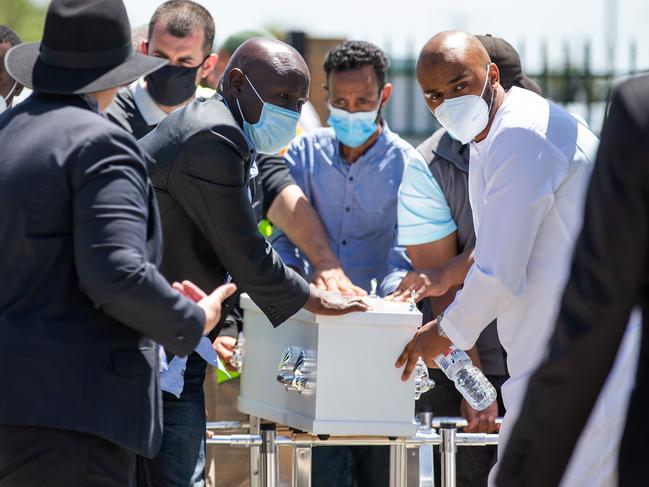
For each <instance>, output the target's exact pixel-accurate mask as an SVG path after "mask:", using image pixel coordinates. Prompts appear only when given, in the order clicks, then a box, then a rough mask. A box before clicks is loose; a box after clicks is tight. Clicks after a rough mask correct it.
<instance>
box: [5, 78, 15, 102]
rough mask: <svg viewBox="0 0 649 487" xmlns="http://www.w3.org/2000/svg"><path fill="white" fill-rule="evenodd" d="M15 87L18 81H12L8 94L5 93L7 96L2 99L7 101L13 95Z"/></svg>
mask: <svg viewBox="0 0 649 487" xmlns="http://www.w3.org/2000/svg"><path fill="white" fill-rule="evenodd" d="M16 86H18V81H14V85H13V86H12V87H11V89H10V90H9V93H7V96H5V97H4V99H5V100H9V98H11V95H13V94H14V91H16Z"/></svg>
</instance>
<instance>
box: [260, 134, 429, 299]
mask: <svg viewBox="0 0 649 487" xmlns="http://www.w3.org/2000/svg"><path fill="white" fill-rule="evenodd" d="M285 159H286V162H287V164H288V166H289V168H290V171H291V174H292V176H293V178H294V179H295V181H296V183H297V184H298V185H299V186H300V187H301V188H302V191H304V193H305V195H306V196H307V198H309V200H310V202H311V204H312V205H313V207H314V208H315V210H316V211H317V212H318V215H319V216H320V219H321V220H322V223H323V225H324V227H325V230H326V231H327V234H328V236H329V245H330V246H331V249H332V250H333V252H334V254H336V256H337V257H338V259H339V260H340V263H341V265H342V268H343V270H344V271H345V273H346V274H347V276H348V277H349V278H350V279H351V280H352V282H353V283H354V284H356V285H357V286H359V287H362V288H363V289H365V290H367V291H369V290H370V280H371V279H372V278H376V279H377V281H378V282H379V284H380V287H379V293H380V294H381V295H386V294H389V293H391V292H392V291H394V289H396V286H397V285H398V284H399V281H400V280H401V278H402V277H403V275H404V273H405V272H406V271H407V270H410V269H411V266H410V261H409V260H408V258H407V257H406V253H405V250H404V248H403V247H398V246H397V200H398V192H399V185H400V184H401V177H402V174H403V170H404V167H405V165H406V164H407V163H408V162H409V161H410V160H413V159H421V160H422V162H423V158H422V156H421V155H420V154H419V152H417V150H415V148H414V147H412V146H411V145H410V144H408V143H407V142H406V141H405V140H403V139H402V138H400V137H399V136H398V135H397V134H395V133H394V132H392V131H390V129H389V128H388V126H387V124H386V123H385V122H384V123H383V130H382V133H381V134H380V135H379V137H378V139H377V140H376V142H375V143H374V144H373V145H372V146H371V147H370V148H369V149H368V150H367V151H366V152H365V153H364V154H363V155H362V156H361V157H360V158H359V159H358V160H357V161H356V162H354V163H352V164H350V163H348V162H346V161H345V160H344V159H343V156H342V154H341V152H340V143H339V141H338V139H336V136H335V133H334V131H333V129H331V128H322V129H318V130H316V131H314V132H311V133H309V134H305V135H303V136H300V137H298V138H296V139H295V140H294V141H293V142H291V144H290V145H289V147H288V150H287V152H286V155H285ZM276 233H277V235H276V236H275V234H274V238H273V242H272V244H273V248H274V249H275V250H276V251H277V252H278V253H279V254H280V256H281V257H282V259H283V260H284V263H286V264H287V265H289V266H292V267H295V268H297V269H298V270H299V271H300V272H302V273H303V274H304V275H305V276H306V277H309V275H310V274H311V273H312V272H313V267H312V266H311V265H310V264H309V262H308V260H307V259H306V257H304V256H303V255H302V254H301V253H300V251H299V250H298V249H297V248H296V247H295V246H294V245H293V244H292V243H291V242H290V240H289V239H288V238H287V237H286V236H285V235H284V234H282V233H281V232H279V231H278V232H276Z"/></svg>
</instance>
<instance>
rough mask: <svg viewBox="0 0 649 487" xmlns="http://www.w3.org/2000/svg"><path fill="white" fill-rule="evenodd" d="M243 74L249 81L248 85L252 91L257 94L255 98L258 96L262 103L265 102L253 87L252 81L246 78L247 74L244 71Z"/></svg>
mask: <svg viewBox="0 0 649 487" xmlns="http://www.w3.org/2000/svg"><path fill="white" fill-rule="evenodd" d="M243 75H244V76H245V77H246V79H247V80H248V83H250V87H251V88H252V91H254V92H255V95H257V98H259V99H260V100H261V102H262V103H265V102H264V99H263V98H262V97H261V96H259V92H258V91H257V90H256V89H255V85H253V84H252V81H250V78H248V75H247V74H246V73H243Z"/></svg>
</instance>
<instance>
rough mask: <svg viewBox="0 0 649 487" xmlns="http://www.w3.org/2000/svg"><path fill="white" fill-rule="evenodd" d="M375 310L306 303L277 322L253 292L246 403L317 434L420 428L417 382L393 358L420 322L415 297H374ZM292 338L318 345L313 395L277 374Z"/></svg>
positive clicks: (297, 343) (244, 302) (247, 309)
mask: <svg viewBox="0 0 649 487" xmlns="http://www.w3.org/2000/svg"><path fill="white" fill-rule="evenodd" d="M371 304H372V306H373V311H369V312H365V313H351V314H348V315H344V316H337V317H331V316H320V315H315V314H313V313H310V312H308V311H306V310H301V311H299V312H298V313H297V314H296V315H294V316H293V317H292V318H290V319H289V320H288V321H286V322H285V323H283V324H282V325H280V326H279V327H277V328H273V326H272V325H271V324H270V322H269V321H268V320H267V319H266V317H265V316H264V314H263V313H262V312H261V311H260V310H259V308H258V307H257V306H256V305H255V304H254V303H253V301H252V300H251V299H250V298H249V297H248V296H247V295H243V296H241V307H242V308H243V310H244V334H245V345H244V356H243V372H242V377H241V393H240V396H239V410H240V411H242V412H243V413H246V414H250V415H253V416H258V417H261V418H264V419H266V420H270V421H273V422H276V423H280V424H285V425H288V426H291V427H293V428H297V429H299V430H302V431H306V432H310V433H314V434H330V435H380V436H409V435H412V434H414V433H415V431H416V427H415V425H414V424H413V417H414V409H415V399H414V395H415V382H414V378H413V377H411V378H410V380H409V381H408V382H402V381H401V378H400V377H401V373H402V369H397V368H395V366H394V362H395V361H396V359H397V357H398V356H399V354H400V353H401V351H402V350H403V348H404V346H405V345H406V344H407V343H408V340H409V339H410V338H411V337H412V336H413V335H414V333H415V331H416V330H417V328H418V327H419V326H420V324H421V319H422V317H421V313H420V312H419V311H417V310H415V311H411V310H410V305H409V304H408V303H391V302H385V301H383V300H380V299H379V300H371ZM288 346H293V347H299V348H300V349H303V350H310V351H313V352H315V363H316V366H315V369H316V370H315V382H316V385H315V389H314V390H312V391H307V393H308V392H310V393H311V395H306V394H303V393H300V392H298V391H295V390H287V389H286V387H285V386H284V385H282V384H281V383H280V382H278V380H277V375H278V366H279V363H280V361H281V360H282V357H283V355H284V351H285V349H286V348H287V347H288Z"/></svg>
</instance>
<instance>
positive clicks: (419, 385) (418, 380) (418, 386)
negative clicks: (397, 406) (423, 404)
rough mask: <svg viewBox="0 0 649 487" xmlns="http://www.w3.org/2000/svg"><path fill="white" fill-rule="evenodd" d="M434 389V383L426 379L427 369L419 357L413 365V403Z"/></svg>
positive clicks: (428, 378)
mask: <svg viewBox="0 0 649 487" xmlns="http://www.w3.org/2000/svg"><path fill="white" fill-rule="evenodd" d="M433 387H435V381H434V380H433V379H431V378H430V377H428V367H426V364H425V363H424V361H423V360H422V359H421V357H419V360H417V364H416V365H415V401H417V400H419V398H420V397H421V395H422V394H424V393H425V392H428V391H430V390H431V389H432V388H433Z"/></svg>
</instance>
